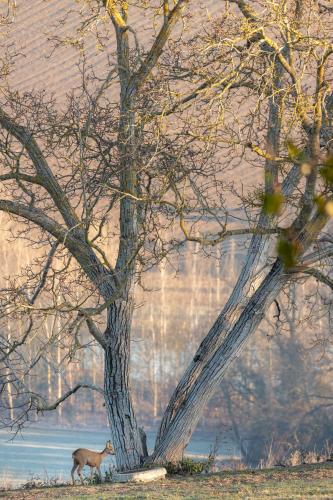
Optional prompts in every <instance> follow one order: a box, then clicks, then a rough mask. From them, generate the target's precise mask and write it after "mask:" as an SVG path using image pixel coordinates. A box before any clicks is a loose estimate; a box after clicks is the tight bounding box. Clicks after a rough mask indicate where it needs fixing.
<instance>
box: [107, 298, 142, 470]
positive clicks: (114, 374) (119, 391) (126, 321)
mask: <svg viewBox="0 0 333 500" xmlns="http://www.w3.org/2000/svg"><path fill="white" fill-rule="evenodd" d="M132 314H133V300H132V298H129V299H128V300H125V299H123V300H118V301H116V302H115V303H113V304H112V305H111V306H110V308H109V310H108V318H107V329H106V332H105V336H106V342H107V347H106V349H105V374H104V375H105V376H104V390H105V403H106V407H107V411H108V417H109V423H110V427H111V434H112V442H113V446H114V448H115V452H116V462H117V469H118V470H120V471H122V470H131V469H133V468H137V467H139V466H140V465H141V464H142V463H143V459H144V453H143V449H142V442H141V437H140V431H139V428H138V425H137V421H136V417H135V414H134V409H133V403H132V398H131V390H130V384H129V360H130V330H131V322H132Z"/></svg>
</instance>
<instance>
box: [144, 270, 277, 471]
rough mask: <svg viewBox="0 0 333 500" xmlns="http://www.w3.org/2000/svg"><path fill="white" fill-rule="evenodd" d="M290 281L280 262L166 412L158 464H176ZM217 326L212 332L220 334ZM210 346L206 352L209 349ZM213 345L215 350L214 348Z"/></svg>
mask: <svg viewBox="0 0 333 500" xmlns="http://www.w3.org/2000/svg"><path fill="white" fill-rule="evenodd" d="M286 280H287V276H286V275H285V274H284V273H283V266H282V264H281V263H280V262H279V261H277V262H276V263H275V265H274V266H273V267H272V269H271V271H270V273H269V274H268V276H267V277H266V278H265V280H264V281H263V283H262V284H261V285H260V287H259V288H258V289H257V291H256V292H255V293H254V294H253V296H252V298H251V299H250V300H249V302H248V304H247V305H246V306H245V308H244V310H243V312H241V313H240V315H239V317H238V319H237V320H236V321H235V323H234V326H233V327H232V328H231V330H230V331H229V333H228V335H227V336H226V337H225V338H224V341H223V342H222V343H221V345H220V346H219V347H218V348H217V349H216V350H215V354H213V356H212V357H211V359H210V360H209V361H208V362H207V363H206V364H205V365H204V367H203V368H202V370H201V374H200V377H198V378H197V380H196V383H195V385H191V384H189V386H188V390H187V391H186V388H184V389H185V390H184V391H183V392H182V395H181V397H178V399H177V401H175V403H174V405H173V406H172V407H170V408H169V407H168V409H167V411H166V415H165V417H166V420H168V422H169V425H168V427H167V429H166V432H165V433H164V434H163V436H161V438H160V440H159V441H158V443H157V446H156V448H155V451H154V454H153V457H152V460H153V461H154V462H157V463H163V462H164V461H177V460H180V459H181V456H182V453H183V450H184V448H185V447H186V445H187V444H188V441H189V439H190V437H191V435H192V433H193V431H194V429H195V427H196V425H197V423H198V420H199V419H200V417H201V415H202V412H203V409H204V408H205V406H206V404H207V402H208V400H209V399H210V398H211V396H212V395H213V393H214V392H215V390H216V387H217V386H218V384H219V383H220V382H221V380H222V377H223V375H224V373H225V371H226V370H227V368H228V367H229V365H230V364H231V363H232V362H233V360H234V359H235V358H236V357H237V355H238V353H239V352H240V350H241V348H242V347H243V346H244V345H245V343H246V341H247V340H248V339H249V337H250V335H251V333H253V331H254V330H255V329H256V328H257V327H258V326H259V324H260V322H261V320H262V318H263V316H264V312H265V311H266V310H267V308H268V307H269V306H270V304H271V303H272V301H273V300H274V299H275V298H276V296H277V295H278V294H279V292H280V291H281V289H282V287H283V285H284V284H285V282H286ZM218 326H219V325H218V324H215V325H214V326H213V328H212V330H211V332H210V334H211V335H213V333H215V334H216V335H218V330H217V329H218ZM209 347H210V346H209V344H208V345H207V349H209ZM214 347H215V346H214V345H213V346H212V349H214Z"/></svg>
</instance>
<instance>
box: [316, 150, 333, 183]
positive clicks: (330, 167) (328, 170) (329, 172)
mask: <svg viewBox="0 0 333 500" xmlns="http://www.w3.org/2000/svg"><path fill="white" fill-rule="evenodd" d="M319 172H320V175H321V176H322V178H323V179H324V180H325V181H326V182H327V183H328V184H333V156H332V155H331V156H329V157H328V158H327V159H326V160H325V161H324V166H323V167H322V168H321V169H320V170H319Z"/></svg>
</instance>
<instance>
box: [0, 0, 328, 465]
mask: <svg viewBox="0 0 333 500" xmlns="http://www.w3.org/2000/svg"><path fill="white" fill-rule="evenodd" d="M252 4H253V2H245V1H243V0H234V1H231V2H223V1H221V12H220V17H219V18H218V19H216V20H215V21H212V20H208V21H207V24H206V29H205V30H204V31H203V34H200V35H197V36H193V37H190V36H189V34H188V31H184V32H182V29H181V21H183V24H184V23H185V24H186V25H188V26H189V27H190V26H191V22H192V18H191V16H193V18H194V17H195V16H203V14H202V11H201V10H200V9H199V10H196V9H195V6H194V3H193V2H191V1H190V0H178V1H177V2H173V3H172V5H171V2H170V5H169V1H168V0H164V1H163V2H161V5H160V8H153V6H152V5H150V3H149V2H148V3H147V2H142V5H141V4H139V5H138V6H137V7H136V8H138V9H143V10H142V15H144V16H145V17H147V16H148V15H149V14H151V15H152V25H153V24H154V25H155V26H158V29H157V33H156V35H155V36H154V37H153V42H152V44H151V47H150V48H149V49H148V50H147V49H145V48H143V47H142V46H141V45H140V37H139V35H140V33H137V32H136V30H135V26H132V25H131V20H130V13H131V7H129V5H128V3H127V2H126V1H121V2H116V1H111V0H105V1H103V2H98V1H96V2H87V8H88V7H89V9H91V12H89V16H88V18H87V19H85V21H84V22H83V23H82V25H81V30H80V32H79V40H82V37H83V36H84V33H85V32H86V31H91V30H92V29H93V28H94V29H95V28H96V26H97V27H98V26H99V23H98V22H97V20H98V19H101V16H102V19H104V25H103V28H102V30H105V31H103V36H102V35H101V33H100V32H98V33H97V35H98V39H99V40H103V41H104V42H103V43H106V42H105V38H106V35H105V34H109V25H108V24H110V26H111V27H113V30H114V34H115V39H116V47H117V52H116V54H115V61H113V57H112V56H110V57H109V60H108V68H107V74H106V76H104V77H103V78H102V77H101V76H100V75H97V74H95V73H94V71H93V67H90V65H89V60H87V56H85V55H84V56H83V58H82V59H81V66H80V67H81V76H82V85H81V87H80V88H79V89H78V90H76V91H74V92H73V93H71V94H69V95H68V98H67V102H66V105H65V106H64V107H63V108H62V109H60V110H59V109H58V108H57V105H56V103H55V102H53V100H52V99H51V98H48V97H47V94H46V93H34V92H31V93H26V94H24V95H22V96H20V95H19V94H18V93H17V92H15V91H14V90H13V89H11V88H10V86H5V85H4V90H3V91H2V94H1V108H0V127H1V136H0V153H1V168H2V174H1V176H0V181H1V200H0V209H1V210H2V211H4V212H6V213H8V214H11V216H12V217H13V218H14V220H15V221H16V220H17V221H18V222H19V224H18V225H17V230H16V237H17V238H24V239H26V240H28V241H29V242H30V244H31V247H32V248H39V252H40V249H43V252H44V254H43V256H42V257H40V253H39V254H38V258H36V261H35V262H34V264H33V265H32V266H30V267H29V269H27V270H26V272H25V274H23V275H22V276H21V277H20V280H14V279H13V280H12V282H11V283H10V286H8V288H7V289H4V290H3V291H2V302H1V310H2V317H3V318H6V317H8V316H9V317H11V318H13V317H14V318H17V321H21V322H22V323H23V324H24V333H22V334H21V335H19V336H18V337H17V338H14V339H13V338H11V339H10V340H9V341H8V339H7V340H6V339H5V338H3V339H2V340H1V362H2V364H3V366H4V375H3V377H4V378H5V380H6V382H5V384H7V385H8V383H9V382H10V383H11V384H14V385H15V387H16V395H17V397H18V399H19V401H20V404H21V405H22V408H24V411H26V409H27V407H28V409H29V408H30V409H38V410H43V409H44V410H45V409H51V408H55V407H57V406H58V405H59V404H60V403H62V402H63V401H64V400H65V399H66V398H67V397H69V396H70V395H71V394H72V393H73V392H75V391H76V390H78V389H79V388H80V387H79V386H77V387H74V388H72V389H71V390H70V391H68V392H67V393H65V394H63V395H62V396H61V397H59V398H58V399H57V401H55V402H54V403H46V402H45V401H44V400H43V399H42V397H41V396H40V395H38V394H36V393H33V392H32V391H31V390H29V389H28V388H27V387H26V385H25V375H26V373H27V372H29V369H30V368H31V364H33V363H37V362H38V360H39V359H40V357H41V356H42V352H43V349H44V348H45V344H44V345H43V343H41V344H40V351H39V352H37V353H36V354H35V356H34V360H33V361H31V362H30V365H29V364H27V363H26V360H23V359H22V358H21V357H20V356H21V355H20V346H21V345H23V344H24V343H25V342H26V340H27V338H28V337H29V335H31V333H32V332H37V331H38V330H39V323H40V322H41V321H42V319H43V318H45V315H48V314H55V313H56V314H58V315H60V316H61V318H62V321H63V325H64V327H63V331H64V332H65V331H66V335H67V336H69V337H70V338H71V339H72V344H71V346H72V349H74V350H75V348H77V347H78V343H79V341H78V338H79V331H80V328H81V327H82V325H83V324H84V323H85V324H86V325H87V327H88V329H89V331H90V333H91V335H92V337H93V339H94V340H95V341H97V342H98V344H99V345H100V346H101V348H102V349H103V350H104V354H105V368H104V369H105V376H104V397H105V403H106V407H107V411H108V416H109V422H110V426H111V433H112V440H113V444H114V448H115V450H116V459H117V466H118V468H119V469H120V470H126V469H131V468H133V467H138V466H140V464H142V463H143V461H144V460H146V459H147V457H145V454H144V451H143V450H144V447H143V444H142V440H141V435H140V431H139V427H138V424H137V420H136V417H135V412H134V408H133V404H132V398H131V392H130V380H129V360H130V337H131V323H132V315H133V307H134V289H135V283H136V282H137V281H138V280H141V279H142V273H143V272H144V271H145V270H146V269H149V268H150V267H151V266H154V265H156V264H157V263H159V262H160V261H161V260H163V259H165V258H167V257H168V255H169V254H170V253H172V252H173V251H177V250H179V249H181V248H182V247H183V245H184V243H185V242H186V241H194V242H197V243H199V244H200V245H202V246H203V247H204V248H209V247H211V246H216V245H219V244H220V243H221V242H222V241H223V240H224V239H226V238H229V237H235V236H242V235H243V236H244V238H246V237H247V236H248V235H252V237H251V240H250V242H249V244H248V251H247V256H246V259H245V262H244V266H243V268H242V269H241V270H240V273H239V277H238V280H237V283H236V285H235V288H234V290H233V292H232V294H231V295H230V298H229V300H228V301H227V303H226V305H225V306H224V307H223V309H222V310H221V312H220V314H219V316H218V318H217V319H216V321H215V323H214V324H213V326H212V328H211V329H210V331H209V332H208V334H207V335H206V336H205V337H204V339H203V341H202V342H201V344H200V346H199V348H198V350H197V352H196V353H195V355H194V357H193V360H192V362H191V363H190V365H189V366H188V367H187V369H186V371H185V373H184V375H183V377H182V378H181V380H180V382H179V384H178V386H177V388H176V389H175V391H174V393H173V395H172V396H171V398H170V402H169V404H168V407H167V408H166V411H165V413H164V416H163V419H162V422H161V425H160V428H159V432H158V436H157V440H156V445H155V449H154V452H153V455H152V456H151V457H150V460H151V461H153V462H156V463H160V462H165V461H170V460H171V461H175V460H178V459H179V458H180V457H181V456H182V453H183V450H184V448H185V447H186V445H187V443H188V442H189V440H190V437H191V435H192V433H193V431H194V429H195V427H196V425H197V423H198V420H199V418H200V416H201V415H202V412H203V410H204V408H205V406H206V404H207V402H208V401H209V399H210V398H211V396H212V395H213V393H214V391H215V390H216V389H217V387H219V385H220V384H221V381H222V378H223V376H224V373H225V371H226V369H227V368H228V367H229V366H230V364H231V363H232V361H233V360H234V359H235V357H236V356H237V355H238V353H239V352H240V350H241V349H242V348H243V347H244V345H245V343H246V341H247V340H248V339H249V338H250V336H251V334H252V333H253V332H254V331H255V330H256V329H257V327H258V326H259V324H260V322H261V320H262V318H263V316H264V314H265V312H266V311H267V310H268V308H269V307H270V305H271V304H272V302H273V301H274V300H275V299H276V297H277V296H278V295H279V293H280V292H281V291H282V290H283V289H284V288H285V287H286V286H287V285H288V284H289V283H290V282H291V281H294V282H296V283H297V280H299V279H300V277H302V279H303V278H304V276H308V277H309V278H310V277H311V278H315V279H317V280H320V281H322V282H324V283H326V285H328V286H329V287H331V288H332V279H331V278H330V276H329V269H328V273H327V268H326V267H325V266H326V265H327V262H328V261H327V259H329V257H330V256H331V255H332V239H331V237H330V235H329V234H327V232H328V227H329V218H330V216H331V215H332V206H333V199H332V182H333V174H332V169H333V164H332V156H331V153H332V151H331V147H332V142H331V141H332V110H333V96H332V91H331V87H330V85H331V77H332V75H331V70H330V66H329V63H330V62H331V61H332V52H333V46H332V38H331V29H330V26H331V23H332V14H331V13H330V11H329V10H326V9H325V7H323V6H322V5H321V4H320V5H319V4H317V3H316V2H310V1H304V2H282V3H279V4H274V3H272V2H262V6H261V7H262V10H261V11H256V10H255V7H253V6H252ZM323 9H324V12H323ZM204 22H205V20H204V19H203V18H202V23H204ZM110 36H111V35H110ZM56 42H57V43H59V44H61V43H63V41H62V40H60V39H59V40H56ZM67 42H68V40H67ZM70 43H72V44H74V45H75V44H77V43H78V39H75V37H73V40H72V41H70ZM80 43H81V42H80ZM110 44H111V42H110ZM106 45H107V46H108V45H109V42H107V43H106ZM80 48H81V49H82V50H83V48H82V47H81V46H80ZM115 89H116V91H117V97H115ZM238 164H241V165H242V167H241V169H240V170H238V172H244V175H245V172H246V171H247V169H249V168H252V169H253V171H256V172H258V173H259V175H260V177H261V182H262V183H261V184H260V186H257V188H256V189H255V190H253V189H252V188H251V186H250V185H247V186H244V185H242V182H237V179H235V182H234V183H233V184H230V183H229V184H228V183H226V182H224V174H225V173H226V172H227V171H228V170H230V169H232V168H236V165H238ZM259 175H258V177H259ZM256 182H257V181H256ZM230 205H234V206H237V208H239V214H240V215H239V217H238V218H237V217H233V216H232V214H230V208H229V207H230ZM208 219H209V221H210V222H209V224H207V220H208ZM22 221H23V222H24V224H23V223H22ZM325 231H326V233H325ZM116 244H117V246H118V248H117V251H116V252H115V245H116ZM43 252H42V253H43ZM22 283H23V284H22ZM99 324H100V325H103V328H102V331H101V329H100V327H99ZM57 341H58V342H59V341H61V339H59V338H58V339H57ZM22 366H24V367H25V368H24V370H23V369H22ZM93 388H94V387H93ZM95 389H97V390H98V388H95ZM24 398H26V399H24Z"/></svg>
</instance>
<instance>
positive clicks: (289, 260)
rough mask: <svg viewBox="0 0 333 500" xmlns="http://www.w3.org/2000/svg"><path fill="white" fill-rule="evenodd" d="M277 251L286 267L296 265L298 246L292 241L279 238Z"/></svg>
mask: <svg viewBox="0 0 333 500" xmlns="http://www.w3.org/2000/svg"><path fill="white" fill-rule="evenodd" d="M277 253H278V256H279V257H280V259H281V260H282V262H283V264H284V266H285V268H286V269H289V268H291V267H295V266H296V264H297V257H298V246H297V244H296V243H295V242H294V241H289V240H285V239H282V238H281V239H280V240H279V241H278V243H277Z"/></svg>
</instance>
